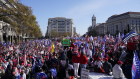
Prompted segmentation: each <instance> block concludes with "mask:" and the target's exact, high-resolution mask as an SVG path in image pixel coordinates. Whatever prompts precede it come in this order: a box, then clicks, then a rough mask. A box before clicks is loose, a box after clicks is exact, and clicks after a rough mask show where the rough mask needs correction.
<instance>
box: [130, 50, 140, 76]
mask: <svg viewBox="0 0 140 79" xmlns="http://www.w3.org/2000/svg"><path fill="white" fill-rule="evenodd" d="M132 79H140V59H139V57H138V52H137V51H135V52H134V57H133V65H132Z"/></svg>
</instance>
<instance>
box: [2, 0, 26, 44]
mask: <svg viewBox="0 0 140 79" xmlns="http://www.w3.org/2000/svg"><path fill="white" fill-rule="evenodd" d="M13 1H14V2H15V3H18V0H13ZM16 7H17V6H16V5H15V4H12V3H11V2H10V1H9V0H0V10H2V11H3V10H9V11H12V10H11V9H16ZM5 16H6V17H7V18H8V19H9V20H10V21H12V22H15V18H16V17H15V16H12V14H10V13H5V12H1V13H0V42H2V43H3V42H10V43H17V42H20V41H25V38H27V37H28V36H27V35H28V34H26V35H25V33H24V32H22V33H21V34H19V33H17V32H16V28H15V27H14V26H12V25H11V24H9V23H7V22H5V21H4V20H3V18H2V17H5ZM21 25H22V24H21ZM21 30H22V29H21Z"/></svg>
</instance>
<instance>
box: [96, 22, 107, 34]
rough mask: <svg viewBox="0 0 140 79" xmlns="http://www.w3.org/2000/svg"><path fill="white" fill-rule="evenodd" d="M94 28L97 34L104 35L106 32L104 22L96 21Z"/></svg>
mask: <svg viewBox="0 0 140 79" xmlns="http://www.w3.org/2000/svg"><path fill="white" fill-rule="evenodd" d="M94 29H95V31H96V32H97V34H98V35H104V34H105V32H106V29H105V23H98V24H97V25H96V27H95V28H94Z"/></svg>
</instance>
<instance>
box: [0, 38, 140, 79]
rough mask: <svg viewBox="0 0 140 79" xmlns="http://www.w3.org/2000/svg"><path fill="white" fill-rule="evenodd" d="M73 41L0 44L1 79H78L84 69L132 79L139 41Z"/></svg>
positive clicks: (100, 39) (48, 40) (132, 39)
mask: <svg viewBox="0 0 140 79" xmlns="http://www.w3.org/2000/svg"><path fill="white" fill-rule="evenodd" d="M64 39H67V38H64ZM69 40H70V41H71V45H70V46H63V44H62V43H61V40H50V39H42V40H32V41H27V42H21V43H18V44H0V79H77V78H80V76H81V74H80V72H81V69H82V68H86V69H89V70H90V71H94V72H98V73H105V74H107V75H110V76H111V75H113V77H114V79H123V78H128V79H131V78H132V76H131V68H132V62H133V52H134V51H138V52H139V50H140V48H139V47H140V38H139V37H137V38H131V39H130V40H129V41H128V42H127V43H123V42H122V40H121V38H115V37H113V36H105V37H94V38H93V37H92V36H91V37H88V36H86V37H85V38H84V39H82V38H79V39H74V38H69ZM139 57H140V55H139Z"/></svg>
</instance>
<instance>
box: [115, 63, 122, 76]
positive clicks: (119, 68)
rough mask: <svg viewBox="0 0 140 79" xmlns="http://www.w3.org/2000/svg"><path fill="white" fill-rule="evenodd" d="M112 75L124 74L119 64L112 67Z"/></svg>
mask: <svg viewBox="0 0 140 79" xmlns="http://www.w3.org/2000/svg"><path fill="white" fill-rule="evenodd" d="M113 77H114V78H124V74H123V71H122V68H121V67H120V65H118V64H115V66H114V67H113Z"/></svg>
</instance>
